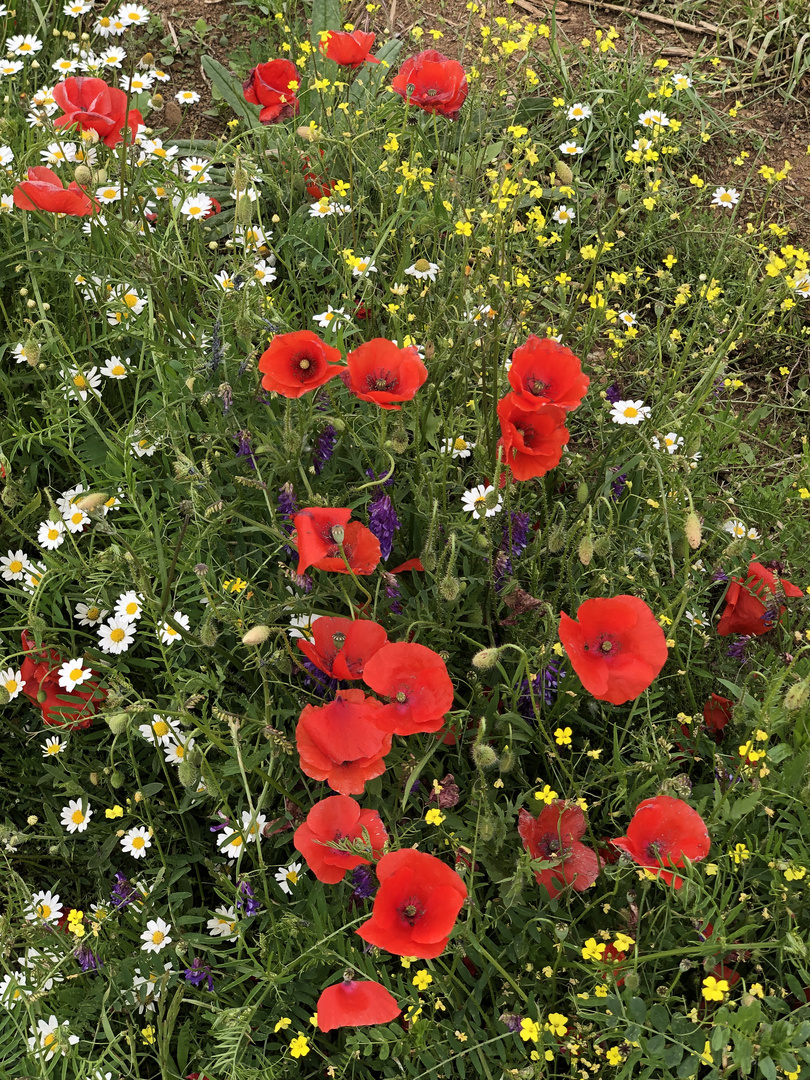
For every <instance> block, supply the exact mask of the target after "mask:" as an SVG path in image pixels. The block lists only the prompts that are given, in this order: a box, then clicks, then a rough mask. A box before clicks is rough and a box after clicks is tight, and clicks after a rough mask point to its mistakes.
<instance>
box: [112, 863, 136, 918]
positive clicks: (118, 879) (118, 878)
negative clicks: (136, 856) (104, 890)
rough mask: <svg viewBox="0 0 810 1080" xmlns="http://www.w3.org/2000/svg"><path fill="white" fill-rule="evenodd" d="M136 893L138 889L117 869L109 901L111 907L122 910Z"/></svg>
mask: <svg viewBox="0 0 810 1080" xmlns="http://www.w3.org/2000/svg"><path fill="white" fill-rule="evenodd" d="M137 895H138V890H137V889H136V888H135V887H134V885H130V883H129V882H128V881H127V878H126V874H122V873H121V871H120V870H119V871H118V873H117V874H116V875H115V885H114V886H113V891H112V898H111V902H112V905H113V907H115V908H117V909H118V910H119V911H123V910H124V908H127V907H129V905H130V904H131V903H132V901H133V900H134V899H135V897H136V896H137Z"/></svg>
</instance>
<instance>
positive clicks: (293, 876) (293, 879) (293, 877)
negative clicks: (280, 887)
mask: <svg viewBox="0 0 810 1080" xmlns="http://www.w3.org/2000/svg"><path fill="white" fill-rule="evenodd" d="M287 881H289V883H290V884H291V885H297V884H298V874H297V873H296V872H295V870H288V871H287Z"/></svg>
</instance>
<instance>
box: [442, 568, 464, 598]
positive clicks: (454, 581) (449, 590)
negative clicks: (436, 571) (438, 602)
mask: <svg viewBox="0 0 810 1080" xmlns="http://www.w3.org/2000/svg"><path fill="white" fill-rule="evenodd" d="M460 592H461V582H460V581H459V580H458V578H457V577H450V575H448V576H447V577H446V578H443V579H442V580H441V582H440V583H439V594H440V596H441V597H442V599H443V600H446V601H447V603H448V604H452V603H453V601H454V600H457V599H458V597H459V593H460Z"/></svg>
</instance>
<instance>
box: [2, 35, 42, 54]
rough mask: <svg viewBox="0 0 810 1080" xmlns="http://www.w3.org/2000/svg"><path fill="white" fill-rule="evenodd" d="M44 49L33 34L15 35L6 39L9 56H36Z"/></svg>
mask: <svg viewBox="0 0 810 1080" xmlns="http://www.w3.org/2000/svg"><path fill="white" fill-rule="evenodd" d="M41 48H42V42H41V41H40V40H39V38H37V37H34V35H33V34H15V35H14V37H10V38H7V39H6V52H7V53H8V54H9V56H34V55H35V54H36V53H38V52H39V50H40V49H41Z"/></svg>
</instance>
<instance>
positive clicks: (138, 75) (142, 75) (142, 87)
mask: <svg viewBox="0 0 810 1080" xmlns="http://www.w3.org/2000/svg"><path fill="white" fill-rule="evenodd" d="M154 83H155V80H154V79H153V78H152V76H151V75H150V74H149V73H148V72H146V71H140V72H138V71H136V72H135V73H134V74H133V75H122V76H121V78H120V79H119V80H118V85H119V86H120V87H121V89H122V90H126V92H127V93H128V94H142V93H145V91H147V90H151V89H152V87H153V86H154Z"/></svg>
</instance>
